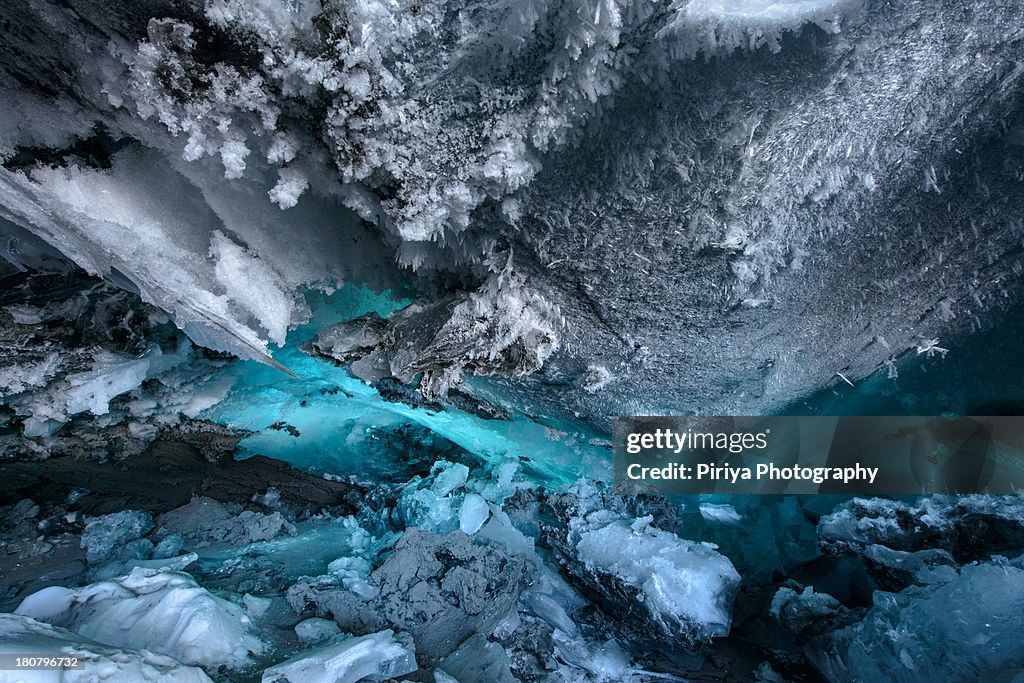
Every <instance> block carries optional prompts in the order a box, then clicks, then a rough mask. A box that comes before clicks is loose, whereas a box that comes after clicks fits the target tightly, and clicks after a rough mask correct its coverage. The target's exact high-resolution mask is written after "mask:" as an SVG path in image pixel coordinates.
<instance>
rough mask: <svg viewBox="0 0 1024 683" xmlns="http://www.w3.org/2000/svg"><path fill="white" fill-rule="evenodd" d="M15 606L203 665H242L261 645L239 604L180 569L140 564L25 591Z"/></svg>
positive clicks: (107, 639) (101, 637)
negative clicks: (76, 584) (80, 582)
mask: <svg viewBox="0 0 1024 683" xmlns="http://www.w3.org/2000/svg"><path fill="white" fill-rule="evenodd" d="M15 613H16V614H20V615H23V616H27V617H32V618H34V619H37V620H39V621H45V622H47V623H49V624H52V625H54V626H58V627H60V628H66V629H68V630H71V631H74V632H75V633H77V634H79V635H81V636H84V637H86V638H89V639H91V640H95V641H98V642H101V643H104V644H106V645H110V646H115V647H123V648H131V649H145V650H151V651H153V652H160V653H162V654H166V655H169V656H171V657H174V658H175V659H177V660H179V661H181V662H184V663H186V664H198V665H202V666H204V667H212V668H216V667H218V666H222V665H223V666H227V667H228V668H232V669H237V668H242V667H245V666H248V665H250V664H251V663H252V661H253V655H256V654H260V653H262V652H263V649H264V645H263V643H262V642H261V641H260V640H259V638H258V637H257V636H256V635H255V634H254V633H253V632H252V631H253V625H252V621H251V619H250V618H249V616H248V615H247V614H246V612H245V610H244V609H243V608H242V607H240V606H238V605H236V604H234V603H232V602H229V601H228V600H225V599H224V598H221V597H217V596H216V595H214V594H212V593H210V592H209V591H207V590H206V589H204V588H201V587H200V586H199V584H198V583H196V581H195V580H194V579H193V578H192V577H191V576H189V575H188V574H184V573H180V572H172V571H162V570H155V569H146V568H136V569H133V570H132V571H131V572H130V573H129V574H127V575H126V576H122V577H120V578H116V579H112V580H109V581H100V582H98V583H94V584H90V585H88V586H85V587H83V588H79V589H72V588H64V587H62V586H52V587H50V588H44V589H43V590H41V591H39V592H37V593H34V594H32V595H30V596H28V597H27V598H25V599H24V600H23V601H22V602H21V604H20V605H19V606H18V608H17V609H16V610H15Z"/></svg>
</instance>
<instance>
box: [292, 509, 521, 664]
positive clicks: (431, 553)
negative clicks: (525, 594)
mask: <svg viewBox="0 0 1024 683" xmlns="http://www.w3.org/2000/svg"><path fill="white" fill-rule="evenodd" d="M525 575H526V566H525V563H524V561H523V560H522V559H520V558H517V557H512V556H509V555H507V554H506V553H505V552H504V551H503V550H501V549H500V548H498V547H496V546H493V545H491V546H484V545H479V544H477V543H474V542H473V540H472V539H471V538H470V537H469V536H467V535H466V534H464V533H462V532H461V531H454V532H452V533H449V534H445V535H438V534H431V533H428V532H425V531H420V530H417V529H413V530H410V531H407V532H406V533H405V534H404V535H403V536H402V538H401V539H399V541H398V543H397V544H396V545H395V548H394V551H393V552H392V553H391V555H390V556H389V557H388V558H387V560H385V561H384V563H383V564H382V565H381V566H380V567H378V568H377V569H375V570H374V571H373V573H372V574H371V577H370V583H371V584H372V585H373V586H374V587H376V588H377V589H378V594H377V596H376V597H375V598H373V599H372V600H368V601H367V600H363V599H362V598H360V597H358V596H357V595H355V594H354V593H351V592H349V591H346V590H344V589H343V588H341V587H340V585H339V582H338V581H337V580H335V579H333V578H332V577H319V578H316V579H309V580H304V581H300V582H299V583H297V584H296V585H295V586H294V587H292V589H290V590H289V591H288V601H289V603H290V604H291V605H292V607H293V609H295V611H296V612H298V613H306V612H314V613H316V615H317V616H322V617H331V618H333V619H334V620H335V621H337V622H338V625H339V626H341V629H342V630H343V631H349V632H353V633H357V634H362V633H370V632H373V631H379V630H381V629H382V628H394V629H398V630H402V631H406V632H408V633H410V634H411V635H412V637H413V640H414V641H415V643H416V653H417V657H418V658H420V659H421V663H430V662H434V661H436V660H438V659H440V658H442V657H445V656H447V655H449V654H451V653H452V652H454V651H455V649H456V648H458V647H459V645H460V644H461V643H462V642H463V641H465V640H466V638H468V637H470V636H471V635H473V634H474V633H489V632H490V631H491V630H492V629H493V628H494V627H495V626H496V625H497V624H498V622H500V621H501V619H503V618H504V617H505V616H506V615H507V614H508V613H509V612H510V611H511V610H512V609H513V608H514V607H515V604H516V600H517V599H518V597H519V592H520V590H521V583H522V581H523V579H524V577H525Z"/></svg>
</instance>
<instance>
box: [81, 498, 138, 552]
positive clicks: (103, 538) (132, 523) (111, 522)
mask: <svg viewBox="0 0 1024 683" xmlns="http://www.w3.org/2000/svg"><path fill="white" fill-rule="evenodd" d="M152 528H153V517H152V516H151V515H150V514H149V513H147V512H139V511H138V510H122V511H121V512H115V513H113V514H109V515H103V516H102V517H96V518H95V519H93V520H91V521H89V523H88V524H86V525H85V531H84V532H83V533H82V549H84V550H85V557H86V560H87V561H88V562H89V564H91V565H96V564H99V563H101V562H103V561H105V560H107V559H109V558H111V557H113V556H114V555H115V554H116V551H117V550H118V549H119V548H120V547H121V546H123V545H126V544H128V543H130V542H132V541H137V540H138V539H140V538H142V537H143V536H145V535H146V534H147V533H149V531H150V530H151V529H152ZM150 552H152V545H150ZM129 554H130V553H129Z"/></svg>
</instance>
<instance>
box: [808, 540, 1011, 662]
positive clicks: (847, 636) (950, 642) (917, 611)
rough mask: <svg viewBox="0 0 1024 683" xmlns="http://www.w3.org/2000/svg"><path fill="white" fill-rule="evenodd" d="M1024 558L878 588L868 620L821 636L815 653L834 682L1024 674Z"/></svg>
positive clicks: (812, 652)
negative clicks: (934, 580) (894, 588)
mask: <svg viewBox="0 0 1024 683" xmlns="http://www.w3.org/2000/svg"><path fill="white" fill-rule="evenodd" d="M1022 604H1024V570H1022V569H1021V567H1020V560H1016V561H1013V562H1010V561H1007V560H1006V559H1005V558H996V559H995V560H994V561H992V562H982V563H974V564H969V565H966V566H964V567H963V568H962V569H961V570H960V572H959V575H958V576H956V577H955V578H952V579H951V580H950V581H948V582H947V583H943V584H939V585H930V586H924V587H911V588H907V589H906V590H904V591H902V592H900V593H886V592H882V591H879V592H878V593H876V594H875V599H874V605H873V606H872V607H871V609H870V610H868V612H867V614H866V615H865V616H864V618H863V619H862V620H861V621H858V622H856V623H854V624H852V625H850V626H847V627H845V628H842V629H839V630H838V631H835V632H833V633H830V634H828V635H825V636H821V637H819V638H818V639H816V640H814V641H812V642H811V644H810V645H809V646H808V656H809V657H810V659H811V661H813V662H814V663H815V666H817V668H818V669H819V670H820V671H821V672H822V673H823V674H825V676H826V677H827V678H828V679H829V680H830V681H855V680H869V679H872V678H876V679H885V680H891V681H921V680H928V681H957V680H966V679H977V678H982V679H984V678H988V677H993V676H994V677H1002V679H1001V680H1011V679H1012V678H1013V676H1014V675H1017V676H1019V675H1020V673H1021V672H1024V650H1022V649H1021V644H1020V632H1021V606H1022Z"/></svg>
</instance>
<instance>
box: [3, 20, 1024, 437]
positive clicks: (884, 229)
mask: <svg viewBox="0 0 1024 683" xmlns="http://www.w3.org/2000/svg"><path fill="white" fill-rule="evenodd" d="M75 8H76V9H75V10H74V11H71V10H65V9H60V8H57V9H52V11H51V9H48V6H47V5H46V4H45V3H44V4H40V5H29V4H24V5H22V4H19V5H17V6H11V7H10V8H6V9H5V12H4V16H5V19H6V20H7V21H9V22H10V23H11V25H18V26H21V25H24V26H30V25H31V26H45V27H46V29H45V30H43V29H40V31H38V32H36V33H32V35H31V36H28V35H27V34H26V35H22V34H20V33H19V34H17V35H15V36H12V40H11V46H10V49H9V50H8V52H7V53H6V57H5V61H4V64H3V65H2V70H0V83H2V84H3V87H4V89H5V91H6V92H8V93H9V94H10V96H9V97H8V98H5V104H4V105H3V120H4V121H5V122H7V125H6V127H5V131H4V133H3V135H2V139H0V150H2V156H3V158H4V159H5V160H6V161H5V168H4V169H3V171H2V173H0V217H2V219H3V222H2V223H0V230H2V231H3V234H4V235H5V238H4V240H3V244H5V245H6V246H4V247H3V253H5V254H7V255H8V258H9V259H11V260H12V261H13V262H14V263H15V264H17V266H18V267H22V268H25V267H31V266H33V265H34V264H36V263H49V264H52V263H54V262H56V261H57V260H59V259H61V255H63V258H64V260H65V261H66V262H71V263H74V264H77V265H78V266H80V267H81V268H83V269H84V270H86V271H88V272H89V273H92V274H95V275H101V276H104V277H107V278H108V279H110V280H111V281H114V282H117V283H118V284H119V285H120V286H123V287H126V288H129V289H132V290H135V291H139V292H140V293H141V295H142V297H143V299H144V300H146V301H148V302H151V303H153V304H155V305H156V306H158V307H160V308H161V309H163V310H164V311H166V312H167V313H168V314H169V315H170V316H171V317H172V318H173V320H174V322H175V324H176V325H178V326H179V327H180V328H181V329H182V330H184V331H185V332H186V333H188V335H189V336H190V337H191V338H192V340H193V341H195V342H197V343H199V344H201V345H204V346H207V347H209V348H214V349H221V350H226V351H229V352H231V353H233V354H235V355H238V356H241V357H244V358H255V359H259V360H262V361H264V362H267V363H271V364H275V363H280V361H277V360H275V347H276V346H279V345H281V344H282V343H283V342H284V340H285V336H286V334H287V332H288V330H290V329H294V328H295V327H296V326H298V325H301V324H303V323H304V322H305V321H307V320H308V319H309V318H310V314H311V311H310V309H309V308H308V306H307V302H305V301H304V300H303V297H302V296H301V290H302V288H304V287H314V288H320V289H321V290H322V291H332V290H333V289H335V288H337V287H339V286H340V285H343V284H345V283H350V282H356V283H365V284H369V285H371V286H373V287H374V288H376V289H377V290H378V291H381V290H383V289H385V288H388V287H390V288H393V289H396V290H397V289H398V288H403V289H404V290H406V291H407V292H408V293H410V294H412V295H413V298H415V299H416V305H418V306H422V307H423V310H429V309H431V307H434V306H437V305H442V306H447V307H448V308H446V309H445V311H444V313H445V315H443V316H439V317H437V318H436V320H435V321H434V323H435V324H423V325H412V326H411V327H410V328H409V329H408V332H409V336H408V337H407V341H409V342H410V343H411V344H412V350H413V351H414V353H413V354H404V355H403V354H398V356H397V357H396V356H394V355H392V357H391V359H390V360H391V361H392V362H391V363H390V364H389V365H391V366H393V367H392V368H391V370H392V371H393V372H394V373H395V374H397V375H399V376H404V377H406V379H410V378H409V377H408V375H421V376H420V377H419V378H418V380H417V381H418V384H419V386H421V387H422V389H423V390H424V392H425V393H426V394H428V395H443V394H444V393H445V391H446V389H447V388H448V387H449V386H450V385H452V384H453V383H456V382H457V381H458V380H459V378H460V377H461V376H462V374H463V373H477V374H484V375H491V374H495V373H496V374H499V375H512V376H520V375H523V374H524V373H537V372H539V373H541V377H540V378H539V379H538V380H537V381H532V380H529V379H521V380H520V381H518V382H513V383H504V382H503V381H502V380H496V381H495V386H501V387H502V390H503V391H505V392H508V393H509V394H510V397H514V398H515V399H516V400H522V401H533V402H535V403H536V402H540V403H542V404H545V405H546V406H547V407H548V408H549V409H554V407H555V406H558V407H560V408H561V409H562V410H564V411H566V412H569V413H579V414H581V415H584V416H586V417H588V418H589V419H591V420H593V421H595V422H600V421H602V420H603V419H604V418H603V417H602V416H604V415H607V414H609V413H634V414H635V413H640V412H644V410H645V409H651V408H655V407H663V408H664V409H665V411H668V410H669V409H672V410H671V411H672V412H684V411H687V410H698V409H699V410H708V411H709V412H716V411H717V412H734V413H735V412H746V411H749V412H758V411H759V410H762V409H766V408H776V407H779V406H782V405H784V404H785V403H787V402H788V401H791V400H793V399H794V398H796V397H797V396H801V395H805V394H806V393H807V392H808V391H810V390H813V389H816V388H820V387H823V386H827V385H828V384H830V383H831V382H833V381H835V379H836V377H838V376H843V377H849V378H854V379H859V378H862V377H866V376H868V375H870V374H872V373H873V372H875V371H876V370H878V369H880V368H882V369H884V367H886V366H885V364H886V363H887V362H890V361H891V360H892V358H891V357H892V356H899V355H900V354H901V353H903V352H904V351H908V350H911V349H913V348H915V346H916V345H917V344H918V343H919V342H920V340H921V339H934V338H947V337H948V336H949V335H950V334H959V333H960V332H962V331H964V330H966V329H970V328H973V327H976V326H977V325H979V324H980V320H981V317H980V316H977V314H976V311H988V310H993V309H995V308H997V307H998V302H999V300H1000V299H1002V298H1004V293H1005V295H1006V297H1009V298H1012V297H1013V296H1014V295H1013V292H1012V291H1011V290H1012V289H1013V287H1012V285H1011V284H1010V282H1011V280H1012V278H1008V277H1007V274H1010V273H1013V272H1015V269H1017V268H1019V265H1020V264H1019V263H1018V262H1017V261H1016V258H1017V257H1016V256H1015V254H1014V251H1013V249H1014V248H1015V245H1016V243H1017V241H1018V239H1017V236H1016V227H1015V226H1016V225H1018V224H1019V222H1020V221H1019V216H1018V215H1017V214H1016V213H1015V211H1016V208H1015V207H1017V206H1019V202H1014V201H1007V202H1005V203H994V202H991V201H989V200H988V197H990V196H991V195H992V194H997V195H1000V196H1005V197H1008V198H1009V197H1015V196H1017V195H1016V193H1017V192H1018V190H1017V189H1016V187H1015V186H1014V185H1013V183H1012V181H1011V179H1012V177H1013V175H1014V174H1013V172H1008V173H1003V172H1001V171H998V170H997V169H1000V168H1002V167H1003V165H1004V163H1005V164H1009V165H1010V166H1011V167H1015V166H1014V165H1015V164H1016V165H1019V163H1020V158H1019V145H1015V144H1013V140H1014V139H1015V138H1014V137H1013V135H1012V134H1010V133H1008V132H1007V131H1013V130H1017V128H1016V126H1015V124H1014V122H1015V121H1016V118H1015V117H1017V116H1018V113H1017V107H1016V104H1015V103H1016V102H1017V100H1018V99H1019V98H1017V97H1016V93H1017V92H1018V89H1019V88H1020V87H1021V80H1020V79H1019V78H1018V76H1017V72H1016V71H1015V68H1014V65H1015V63H1016V62H1015V60H1016V55H1015V52H1014V50H1013V48H1012V47H1011V46H1012V45H1013V41H1014V38H1013V33H1012V27H1013V26H1015V25H1017V24H1018V23H1019V21H1020V8H1019V7H1017V6H1016V5H1012V4H1011V5H1008V4H1006V3H1000V2H983V3H970V4H964V3H953V4H950V5H935V4H929V3H923V2H915V3H911V4H910V5H906V6H899V7H896V6H889V5H877V4H874V3H861V2H856V1H847V0H785V1H778V2H767V1H762V0H743V2H737V3H726V2H718V1H716V0H690V1H685V0H680V1H679V2H664V3H649V2H625V3H611V2H595V1H594V0H557V1H547V0H545V1H542V2H535V3H530V4H528V5H527V6H520V5H518V4H517V3H497V4H494V5H487V6H486V7H483V6H475V5H471V4H470V5H467V4H464V3H456V4H455V5H451V4H450V3H441V2H427V3H422V2H415V3H410V2H399V3H394V4H390V5H389V4H386V3H378V2H373V1H367V2H354V3H342V4H336V3H328V4H327V5H326V6H322V7H316V6H314V5H307V4H305V3H299V4H292V3H285V2H276V1H268V2H261V3H259V4H258V5H257V6H254V7H248V6H243V5H242V4H240V3H235V2H228V1H220V0H218V1H213V0H210V1H209V2H203V3H200V2H198V0H197V2H195V3H192V4H188V5H187V8H186V6H182V7H180V8H170V7H165V6H162V5H160V4H158V3H144V4H143V5H139V6H137V7H133V8H132V9H131V10H127V9H126V10H124V11H120V10H119V11H114V10H111V9H110V8H108V7H106V6H105V5H103V4H102V3H98V2H95V1H94V0H76V2H75ZM413 9H415V11H413ZM954 27H969V30H960V28H954ZM69 35H74V36H75V37H74V39H68V38H67V36H69ZM40 54H47V55H49V57H48V58H47V59H41V58H39V55H40ZM55 84H56V85H55ZM988 93H999V95H998V96H993V97H989V96H987V94H988ZM1004 124H1005V125H1004ZM966 149H969V150H970V153H966V154H965V153H964V150H966ZM154 188H160V189H159V191H155V190H154ZM923 225H930V226H932V228H931V229H930V230H923V229H922V228H921V226H923ZM640 226H643V231H642V234H638V230H639V229H640ZM840 242H841V244H842V248H837V249H833V247H834V246H836V245H837V244H839V243H840ZM950 244H954V245H956V246H955V248H952V247H950V246H948V245H950ZM855 254H856V256H854V255H855ZM396 261H397V265H396ZM510 261H511V262H514V264H515V270H514V274H513V271H511V270H507V269H506V267H505V264H507V263H509V262H510ZM896 263H899V264H900V267H899V268H895V267H894V264H896ZM982 270H983V271H985V272H986V275H985V276H979V277H973V276H971V275H970V274H971V273H974V272H976V271H977V272H980V271H982ZM939 271H941V273H942V275H941V276H938V277H935V276H934V273H936V272H939ZM502 273H504V275H502ZM848 285H849V286H848ZM864 291H870V292H871V294H870V295H866V294H862V293H863V292H864ZM891 292H898V293H899V296H890V295H889V294H888V293H891ZM454 302H458V303H454ZM812 302H823V303H824V305H817V304H813V303H812ZM453 303H454V305H452V304H453ZM805 305H806V306H811V307H812V309H813V310H814V315H812V316H802V317H799V318H798V317H794V314H792V313H791V312H792V311H795V310H804V309H802V308H801V306H805ZM812 309H808V310H812ZM968 310H970V311H971V312H970V313H968V312H967V311H968ZM961 312H962V313H963V314H962V315H961V314H960V313H961ZM976 318H977V319H976ZM909 321H916V322H913V323H911V322H909ZM794 328H795V329H794ZM875 339H882V340H885V344H882V343H880V342H875ZM680 349H682V351H681V356H680ZM925 360H927V359H925ZM933 360H934V359H933ZM40 362H42V363H43V364H37V365H35V366H33V367H34V368H35V370H31V371H28V372H27V374H25V375H24V379H25V380H27V381H28V382H29V383H32V382H36V381H38V379H39V376H40V373H42V374H44V375H45V373H46V370H45V368H46V366H45V359H41V361H40ZM837 373H839V374H837ZM610 378H614V381H608V380H609V379H610ZM11 381H12V382H16V383H18V386H21V385H24V380H22V379H17V378H13V377H12V380H11ZM553 387H559V389H558V391H557V396H556V391H555V390H554V389H553ZM665 387H671V389H669V390H666V391H662V392H660V394H659V395H660V396H661V398H660V399H659V403H660V404H662V405H661V406H653V405H646V404H645V399H642V398H641V397H642V396H645V395H651V394H652V393H654V392H653V390H654V389H656V388H662V389H663V388H665ZM711 387H726V389H725V390H724V391H720V390H718V389H712V388H711ZM665 411H663V412H665ZM37 429H40V430H41V429H42V427H38V428H37Z"/></svg>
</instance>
